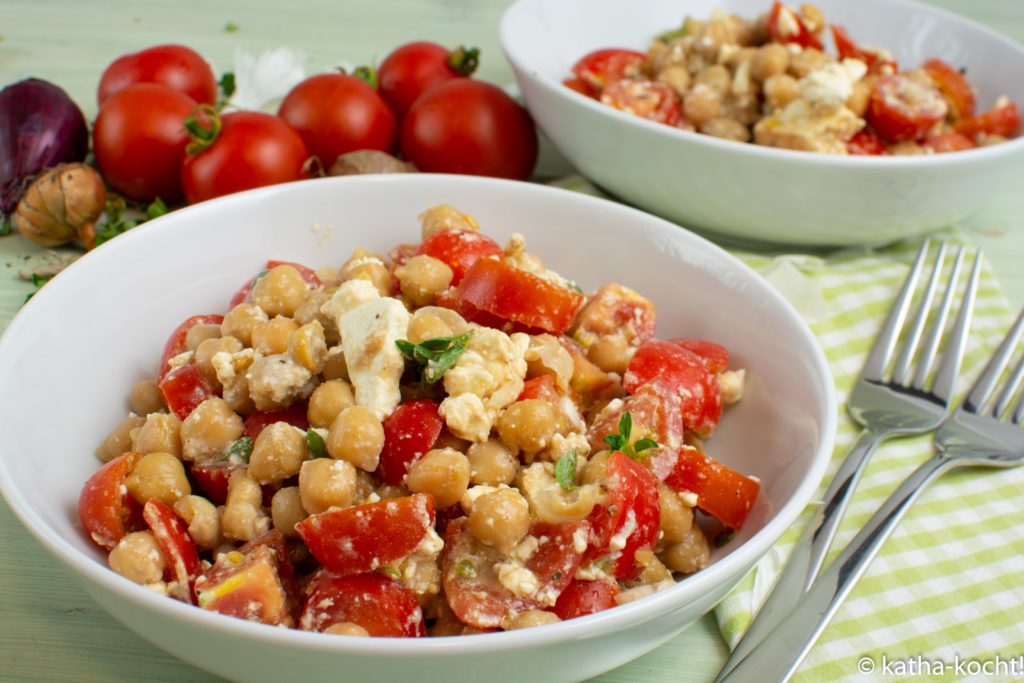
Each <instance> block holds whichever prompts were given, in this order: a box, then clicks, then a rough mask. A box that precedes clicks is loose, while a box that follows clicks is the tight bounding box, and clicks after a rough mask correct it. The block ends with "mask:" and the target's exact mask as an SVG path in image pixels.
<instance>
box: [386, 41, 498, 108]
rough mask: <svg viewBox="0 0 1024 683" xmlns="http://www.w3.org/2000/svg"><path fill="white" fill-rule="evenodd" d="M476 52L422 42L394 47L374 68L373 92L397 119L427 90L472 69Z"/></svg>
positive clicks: (474, 50) (476, 57) (475, 62)
mask: <svg viewBox="0 0 1024 683" xmlns="http://www.w3.org/2000/svg"><path fill="white" fill-rule="evenodd" d="M479 56H480V51H479V50H478V49H476V48H469V49H467V48H465V47H459V48H456V49H455V50H449V49H448V48H446V47H445V46H443V45H438V44H437V43H432V42H430V41H426V40H418V41H415V42H412V43H406V44H405V45H401V46H399V47H397V48H395V49H394V50H393V51H392V52H391V54H389V55H388V56H387V57H385V58H384V61H383V62H381V63H380V66H379V67H377V89H378V90H379V91H380V96H381V97H382V98H384V101H385V102H387V103H388V106H390V107H391V110H392V111H394V112H395V114H396V115H397V116H398V118H402V117H403V116H405V113H406V112H407V111H409V107H411V106H412V103H413V102H415V101H416V100H417V98H419V96H420V95H422V94H423V93H425V92H427V91H428V90H430V89H432V88H434V87H435V86H438V85H440V84H442V83H446V82H447V81H450V80H452V79H455V78H463V77H466V76H469V75H470V74H472V73H473V71H475V70H476V66H477V63H478V58H479Z"/></svg>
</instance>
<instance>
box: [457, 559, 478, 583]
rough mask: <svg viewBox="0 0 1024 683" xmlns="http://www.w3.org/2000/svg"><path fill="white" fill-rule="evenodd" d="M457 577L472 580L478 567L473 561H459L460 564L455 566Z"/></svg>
mask: <svg viewBox="0 0 1024 683" xmlns="http://www.w3.org/2000/svg"><path fill="white" fill-rule="evenodd" d="M455 575H456V576H461V577H463V578H467V579H472V578H474V577H475V576H476V566H475V565H474V564H473V561H472V560H459V563H458V564H456V565H455Z"/></svg>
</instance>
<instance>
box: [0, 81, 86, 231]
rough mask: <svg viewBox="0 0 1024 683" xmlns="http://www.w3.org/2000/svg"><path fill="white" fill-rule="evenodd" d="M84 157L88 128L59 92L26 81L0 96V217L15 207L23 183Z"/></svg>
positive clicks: (78, 111)
mask: <svg viewBox="0 0 1024 683" xmlns="http://www.w3.org/2000/svg"><path fill="white" fill-rule="evenodd" d="M88 151H89V128H88V127H87V126H86V123H85V116H84V115H83V114H82V110H81V109H79V108H78V105H77V104H75V102H74V101H73V100H72V99H71V98H70V97H69V96H68V94H67V93H66V92H64V91H63V90H62V89H61V88H59V87H57V86H56V85H54V84H52V83H49V82H47V81H44V80H41V79H38V78H26V79H25V80H23V81H18V82H17V83H13V84H11V85H9V86H7V87H6V88H4V89H3V90H0V214H2V215H7V214H9V213H10V212H11V211H13V210H14V208H15V207H16V206H17V205H18V201H19V200H20V199H21V196H22V195H23V194H24V193H25V190H26V189H27V187H28V182H26V181H27V179H29V178H31V177H32V176H34V175H36V174H37V173H40V172H41V171H44V170H46V169H47V168H50V167H52V166H56V165H57V164H60V163H63V162H66V161H82V160H84V159H85V155H86V154H87V153H88Z"/></svg>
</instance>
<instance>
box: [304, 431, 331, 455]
mask: <svg viewBox="0 0 1024 683" xmlns="http://www.w3.org/2000/svg"><path fill="white" fill-rule="evenodd" d="M306 448H307V449H309V452H310V453H311V454H312V456H313V457H314V458H326V457H327V444H326V443H324V437H322V436H320V432H318V431H316V430H315V429H313V428H312V427H310V428H309V429H307V430H306Z"/></svg>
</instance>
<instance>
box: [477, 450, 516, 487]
mask: <svg viewBox="0 0 1024 683" xmlns="http://www.w3.org/2000/svg"><path fill="white" fill-rule="evenodd" d="M466 457H467V458H469V481H470V483H471V484H487V485H489V486H498V485H499V484H511V483H512V482H513V481H515V478H516V473H518V472H519V460H518V459H517V458H516V456H515V454H514V453H513V452H512V451H511V450H509V448H508V446H506V445H505V444H503V443H502V442H501V441H499V440H497V439H488V440H487V441H481V442H479V443H474V444H472V445H470V447H469V449H468V450H467V451H466Z"/></svg>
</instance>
